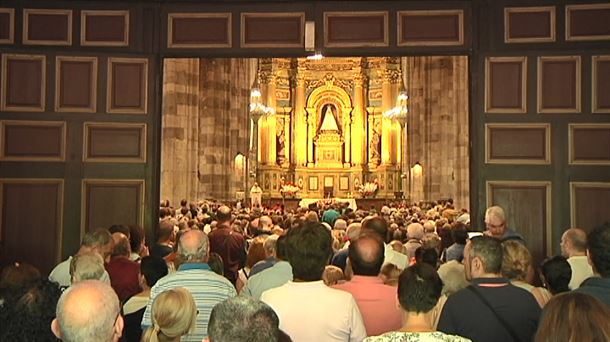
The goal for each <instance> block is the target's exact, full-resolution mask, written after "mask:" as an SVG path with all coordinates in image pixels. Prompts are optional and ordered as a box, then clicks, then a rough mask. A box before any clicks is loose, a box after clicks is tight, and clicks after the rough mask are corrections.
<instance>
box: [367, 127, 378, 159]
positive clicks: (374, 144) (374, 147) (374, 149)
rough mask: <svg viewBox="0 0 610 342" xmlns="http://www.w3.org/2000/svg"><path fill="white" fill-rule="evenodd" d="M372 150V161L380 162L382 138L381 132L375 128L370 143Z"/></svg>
mask: <svg viewBox="0 0 610 342" xmlns="http://www.w3.org/2000/svg"><path fill="white" fill-rule="evenodd" d="M370 149H371V161H378V160H379V159H381V152H380V151H381V137H380V135H379V131H378V130H377V129H375V128H373V132H372V135H371V142H370Z"/></svg>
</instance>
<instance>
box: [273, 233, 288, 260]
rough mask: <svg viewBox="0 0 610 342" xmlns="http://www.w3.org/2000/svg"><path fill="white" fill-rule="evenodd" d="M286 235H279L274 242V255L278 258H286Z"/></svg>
mask: <svg viewBox="0 0 610 342" xmlns="http://www.w3.org/2000/svg"><path fill="white" fill-rule="evenodd" d="M287 246H288V245H287V244H286V235H281V236H280V237H278V238H277V242H276V244H275V257H276V258H277V259H280V260H286V249H287Z"/></svg>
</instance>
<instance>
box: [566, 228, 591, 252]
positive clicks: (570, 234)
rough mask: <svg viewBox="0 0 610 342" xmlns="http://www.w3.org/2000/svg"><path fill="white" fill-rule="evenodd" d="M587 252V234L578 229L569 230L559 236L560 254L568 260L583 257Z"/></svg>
mask: <svg viewBox="0 0 610 342" xmlns="http://www.w3.org/2000/svg"><path fill="white" fill-rule="evenodd" d="M586 252H587V233H585V231H584V230H582V229H580V228H570V229H568V230H566V231H565V232H564V233H563V235H561V254H562V255H563V256H564V257H566V258H569V257H571V256H575V255H585V253H586Z"/></svg>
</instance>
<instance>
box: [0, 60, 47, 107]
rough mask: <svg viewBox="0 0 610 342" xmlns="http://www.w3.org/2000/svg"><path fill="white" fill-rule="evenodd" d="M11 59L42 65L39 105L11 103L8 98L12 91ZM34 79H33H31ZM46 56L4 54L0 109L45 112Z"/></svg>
mask: <svg viewBox="0 0 610 342" xmlns="http://www.w3.org/2000/svg"><path fill="white" fill-rule="evenodd" d="M10 61H37V62H38V64H39V65H40V73H41V79H40V96H39V98H38V99H37V100H38V103H37V105H35V106H34V105H31V106H28V105H14V104H11V103H9V101H10V99H9V98H8V96H9V92H10V84H9V79H8V74H9V62H10ZM30 81H32V80H30ZM46 81H47V77H46V56H45V55H16V54H2V87H1V88H0V90H1V91H2V94H1V96H0V97H1V98H0V110H3V111H15V112H44V110H45V101H46V97H45V95H46V83H47V82H46Z"/></svg>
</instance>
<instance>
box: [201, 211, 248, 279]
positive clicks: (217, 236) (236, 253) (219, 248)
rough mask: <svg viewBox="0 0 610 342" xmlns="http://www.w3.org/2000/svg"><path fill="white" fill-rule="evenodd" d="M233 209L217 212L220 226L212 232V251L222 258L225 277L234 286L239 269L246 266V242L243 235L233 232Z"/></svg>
mask: <svg viewBox="0 0 610 342" xmlns="http://www.w3.org/2000/svg"><path fill="white" fill-rule="evenodd" d="M232 219H233V218H232V216H231V209H230V208H229V207H227V206H226V205H223V206H220V207H219V208H218V210H217V211H216V220H217V221H218V224H217V225H216V229H214V230H212V231H211V232H210V235H209V237H210V251H211V252H214V253H218V254H219V255H220V257H221V258H222V263H223V266H224V275H225V277H227V279H229V281H231V283H232V284H233V285H235V282H236V281H237V274H238V272H239V269H240V268H242V267H244V266H245V264H246V242H245V239H244V236H243V235H242V234H241V233H238V232H236V231H233V228H232V227H231V222H232V221H233V220H232Z"/></svg>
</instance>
